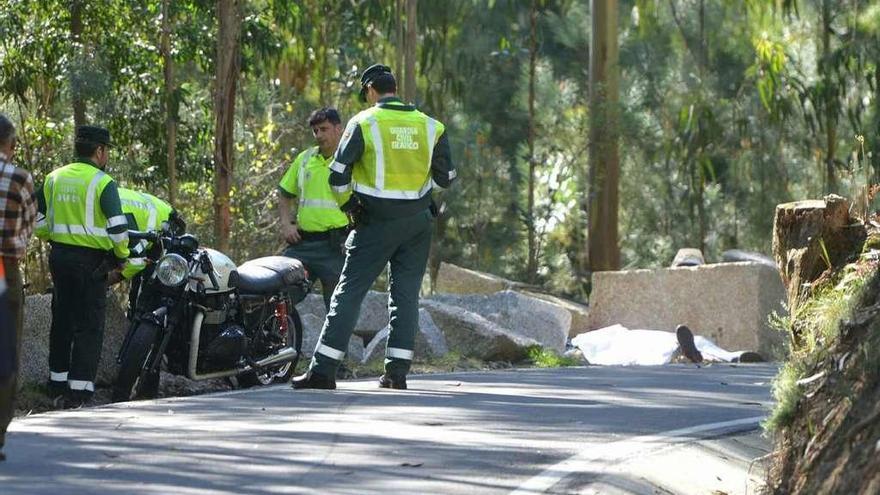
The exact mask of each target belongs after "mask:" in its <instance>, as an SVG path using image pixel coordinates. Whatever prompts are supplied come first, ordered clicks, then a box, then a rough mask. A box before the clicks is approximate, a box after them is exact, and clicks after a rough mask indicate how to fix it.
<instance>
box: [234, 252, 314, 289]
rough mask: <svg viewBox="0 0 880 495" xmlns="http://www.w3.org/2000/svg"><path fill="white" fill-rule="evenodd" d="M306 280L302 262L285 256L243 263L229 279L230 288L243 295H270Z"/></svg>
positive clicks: (268, 257) (267, 257)
mask: <svg viewBox="0 0 880 495" xmlns="http://www.w3.org/2000/svg"><path fill="white" fill-rule="evenodd" d="M305 278H306V270H305V267H304V266H303V264H302V262H301V261H299V260H297V259H294V258H287V257H285V256H266V257H265V258H257V259H254V260H250V261H248V262H246V263H243V264H242V265H241V266H239V267H238V268H237V269H236V270H235V272H233V274H232V275H231V276H230V277H229V283H230V285H231V286H232V287H236V288H238V290H239V291H241V292H242V293H244V294H270V293H272V292H276V291H278V290H281V289H284V288H286V287H290V286H292V285H296V284H298V283H300V282H302V281H303V280H305Z"/></svg>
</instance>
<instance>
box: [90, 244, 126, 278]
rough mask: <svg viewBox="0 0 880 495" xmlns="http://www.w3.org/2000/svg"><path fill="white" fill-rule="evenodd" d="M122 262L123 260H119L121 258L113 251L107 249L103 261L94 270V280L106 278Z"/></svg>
mask: <svg viewBox="0 0 880 495" xmlns="http://www.w3.org/2000/svg"><path fill="white" fill-rule="evenodd" d="M120 264H121V261H120V260H119V258H117V257H116V255H115V254H113V252H112V251H107V254H106V255H105V256H104V257H103V259H102V260H101V263H100V264H99V265H98V267H97V268H95V270H94V271H93V272H92V280H104V279H106V278H107V275H108V274H109V273H110V272H112V271H113V270H115V269H116V268H118V267H119V266H120Z"/></svg>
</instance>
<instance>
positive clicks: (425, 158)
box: [292, 64, 456, 389]
mask: <svg viewBox="0 0 880 495" xmlns="http://www.w3.org/2000/svg"><path fill="white" fill-rule="evenodd" d="M396 92H397V84H396V81H395V79H394V75H393V74H392V73H391V69H390V68H388V67H387V66H384V65H378V64H377V65H373V66H371V67H369V68H368V69H367V70H365V71H364V73H363V75H362V76H361V98H362V100H364V101H367V102H369V103H371V104H372V105H373V106H372V107H370V108H369V109H367V110H364V111H363V112H361V113H359V114H357V115H356V116H354V118H352V119H351V120H350V121H349V122H348V125H347V126H346V128H345V132H344V133H343V135H342V140H341V141H340V143H339V147H338V148H337V150H336V154H335V157H334V161H333V163H331V164H330V170H331V174H330V186H331V188H332V190H333V192H334V195H335V196H336V201H337V203H338V204H339V205H340V207H341V208H342V209H343V211H346V212H348V213H349V215H350V216H351V217H352V218H353V219H354V223H355V228H354V230H353V231H352V233H351V234H350V235H349V237H348V240H347V241H346V258H345V266H344V268H343V270H342V276H341V277H340V279H339V284H338V285H337V286H336V290H335V291H334V292H333V298H332V301H331V303H330V311H329V312H328V313H327V319H326V320H325V321H324V328H323V330H322V332H321V337H320V340H319V342H318V344H317V347H316V348H315V353H314V356H313V358H312V362H311V365H310V366H309V370H308V371H307V372H306V373H305V374H303V375H301V376H298V377H296V378H295V379H294V380H293V384H292V386H293V388H297V389H300V388H323V389H333V388H336V369H337V367H338V366H339V364H340V362H341V361H342V359H343V357H345V350H346V349H347V348H348V341H349V339H350V337H351V334H352V331H353V330H354V326H355V323H356V322H357V319H358V315H359V312H360V306H361V302H362V301H363V299H364V296H365V295H366V293H367V291H368V290H369V288H370V286H371V285H372V284H373V282H374V281H375V279H376V277H377V276H378V275H379V274H380V273H381V272H382V271H383V270H384V269H385V266H386V265H388V264H389V262H390V266H391V268H390V283H389V285H390V295H389V304H388V308H389V312H390V317H391V333H390V335H389V337H388V343H387V347H386V349H385V373H384V374H383V375H382V377H381V378H380V379H379V386H380V387H382V388H395V389H405V388H406V374H407V373H408V372H409V369H410V365H411V362H412V358H413V347H414V343H415V334H416V331H417V330H418V324H419V313H418V311H419V307H418V303H419V290H420V289H421V286H422V277H423V276H424V274H425V265H426V264H427V261H428V252H429V250H430V247H431V230H432V224H433V219H432V214H431V209H432V208H431V205H432V201H431V191H432V189H433V187H434V186H435V185H437V186H440V187H443V188H445V187H448V186H449V185H450V184H451V183H452V181H453V179H455V175H456V173H455V169H454V167H453V165H452V161H451V159H450V152H449V141H448V139H447V136H446V132H445V127H444V125H443V124H442V123H440V122H439V121H437V120H435V119H433V118H431V117H429V116H427V115H425V114H424V113H422V112H420V111H418V110H417V109H416V108H415V107H413V106H412V105H406V104H404V103H403V102H401V101H400V99H399V98H397V96H396Z"/></svg>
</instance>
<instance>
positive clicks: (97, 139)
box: [76, 125, 113, 146]
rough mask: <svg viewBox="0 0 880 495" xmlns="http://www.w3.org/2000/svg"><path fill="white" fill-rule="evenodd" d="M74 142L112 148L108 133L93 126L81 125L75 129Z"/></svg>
mask: <svg viewBox="0 0 880 495" xmlns="http://www.w3.org/2000/svg"><path fill="white" fill-rule="evenodd" d="M76 142H77V143H91V144H100V145H104V146H113V143H112V142H110V131H108V130H107V129H104V128H103V127H98V126H94V125H81V126H79V127H77V128H76Z"/></svg>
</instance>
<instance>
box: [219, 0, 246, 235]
mask: <svg viewBox="0 0 880 495" xmlns="http://www.w3.org/2000/svg"><path fill="white" fill-rule="evenodd" d="M217 16H218V17H219V21H220V28H219V31H218V33H217V62H216V66H217V73H216V78H215V80H214V113H215V118H216V120H215V126H214V236H215V239H216V242H217V249H219V250H221V251H228V250H229V231H230V226H231V223H232V219H231V216H230V207H229V195H230V191H231V190H232V179H233V170H234V167H233V158H234V147H233V130H234V124H235V88H236V84H237V83H238V75H239V72H240V69H241V61H240V33H241V13H240V11H239V0H217Z"/></svg>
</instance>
